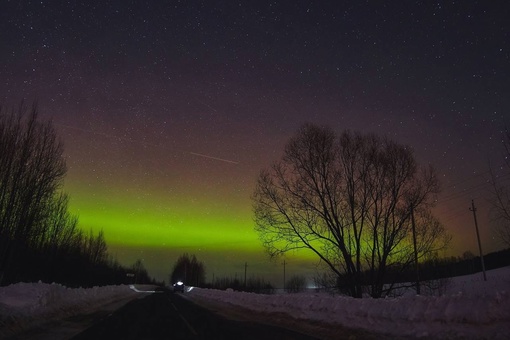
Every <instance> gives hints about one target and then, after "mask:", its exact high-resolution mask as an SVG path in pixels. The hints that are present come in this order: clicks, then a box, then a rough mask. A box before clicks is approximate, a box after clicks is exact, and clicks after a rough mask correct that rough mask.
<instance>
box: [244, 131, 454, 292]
mask: <svg viewBox="0 0 510 340" xmlns="http://www.w3.org/2000/svg"><path fill="white" fill-rule="evenodd" d="M438 190H439V188H438V182H437V179H436V176H435V173H434V170H433V169H432V168H430V167H429V168H424V169H419V168H418V166H417V165H416V162H415V160H414V157H413V154H412V152H411V150H410V149H409V148H408V147H406V146H402V145H399V144H396V143H395V142H392V141H390V140H388V139H384V138H379V137H377V136H375V135H361V134H359V133H352V132H344V133H342V134H341V135H340V136H339V137H337V136H336V134H335V133H334V132H333V131H332V130H330V129H328V128H322V127H317V126H314V125H310V124H307V125H305V126H303V127H302V128H301V129H300V130H299V132H298V133H297V135H296V136H294V137H293V138H291V140H290V141H289V143H288V144H287V146H286V148H285V152H284V155H283V157H282V160H281V161H279V162H277V163H275V164H274V165H273V166H272V167H271V168H270V169H268V170H263V171H262V172H261V173H260V175H259V178H258V182H257V186H256V189H255V191H254V194H253V207H254V213H255V222H256V226H255V230H256V231H257V232H258V234H259V236H260V238H261V240H262V243H263V245H264V247H265V248H266V250H267V252H268V254H269V255H270V256H272V257H274V256H279V255H281V254H283V253H285V252H287V251H290V250H294V249H308V250H310V251H312V252H313V253H315V254H316V255H317V256H318V258H319V259H320V260H321V261H322V262H323V263H325V264H326V266H327V267H328V268H329V269H330V270H331V271H332V272H333V273H335V275H336V276H337V278H338V283H339V285H340V286H341V287H342V288H343V289H344V290H345V291H346V292H348V294H350V295H351V296H353V297H358V298H360V297H361V296H362V286H364V285H367V284H370V286H371V291H370V293H371V295H372V296H373V297H380V296H381V294H382V293H383V285H384V283H385V278H386V272H387V269H388V267H390V266H396V265H399V266H401V267H404V266H405V265H407V264H409V263H412V261H413V256H412V254H413V247H412V242H410V237H411V236H412V230H411V229H412V228H411V212H412V211H413V210H415V211H420V210H423V211H426V210H427V207H428V204H429V202H430V201H431V199H432V198H433V196H434V194H435V193H437V192H438ZM420 226H421V229H420V228H419V233H421V235H422V236H420V237H417V242H418V243H419V251H420V254H421V256H424V254H425V253H427V252H430V251H432V250H433V249H435V248H436V243H435V241H437V240H438V239H439V236H440V235H437V234H434V233H433V232H430V230H429V229H430V228H429V224H425V223H424V224H421V225H420ZM427 228H429V229H427ZM425 230H427V232H425ZM438 230H439V231H441V232H442V233H444V229H441V228H439V229H438ZM441 232H440V234H441ZM434 235H435V236H434ZM430 237H432V242H429V241H428V240H429V238H430ZM443 245H444V244H443ZM366 271H368V272H369V273H370V275H369V277H368V278H367V276H366V275H365V272H366Z"/></svg>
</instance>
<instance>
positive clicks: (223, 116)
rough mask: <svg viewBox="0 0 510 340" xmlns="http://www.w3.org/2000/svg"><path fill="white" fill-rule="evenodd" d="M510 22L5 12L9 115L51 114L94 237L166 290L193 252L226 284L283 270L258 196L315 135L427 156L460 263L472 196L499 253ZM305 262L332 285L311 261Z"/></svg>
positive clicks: (431, 9)
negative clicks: (270, 246)
mask: <svg viewBox="0 0 510 340" xmlns="http://www.w3.org/2000/svg"><path fill="white" fill-rule="evenodd" d="M509 14H510V5H508V4H507V2H505V1H491V2H484V1H473V0H469V1H462V2H450V1H448V2H435V3H432V2H430V3H429V2H420V1H391V2H387V1H384V2H375V1H373V2H372V1H368V2H359V1H344V2H337V1H330V2H318V1H267V2H266V1H220V2H212V1H186V2H180V1H136V0H135V1H130V2H125V1H82V2H69V3H68V2H54V1H37V2H35V1H23V0H22V1H4V2H2V4H1V5H0V37H1V39H0V46H1V49H0V61H1V62H0V103H1V104H2V105H4V106H13V105H18V104H19V102H20V101H21V100H25V102H28V103H31V102H32V101H37V102H38V105H39V109H40V112H41V114H42V117H43V118H44V119H51V120H52V121H53V123H54V125H55V128H56V129H57V131H58V133H59V135H60V137H61V138H62V140H63V142H64V144H65V156H66V159H67V165H68V174H67V177H66V181H65V186H64V188H63V189H64V190H65V191H66V192H68V193H69V195H70V197H71V202H70V204H71V210H72V212H73V213H75V214H77V215H78V216H79V221H80V222H79V225H80V227H81V228H83V229H84V230H88V229H90V228H92V229H93V230H95V231H97V230H100V229H103V230H104V233H105V238H106V241H107V243H108V245H109V249H110V253H111V254H112V255H114V256H116V257H117V259H118V260H119V261H120V262H121V263H122V264H126V265H129V264H131V263H133V262H134V261H135V260H136V259H138V258H141V259H142V260H143V261H144V264H145V266H146V267H147V269H148V270H149V273H150V274H151V275H153V276H155V277H156V278H157V279H161V280H164V279H167V276H168V274H169V272H170V270H171V266H172V265H173V262H174V261H175V259H176V258H177V256H178V255H180V254H181V253H183V252H188V253H193V254H196V255H197V257H198V258H199V260H202V261H203V262H204V263H205V265H206V267H207V276H208V279H211V278H212V275H213V274H214V275H216V276H220V275H229V276H234V275H236V274H237V275H240V274H241V271H242V270H244V269H243V268H244V263H245V262H248V271H249V275H260V276H265V277H267V278H268V279H271V278H274V277H275V275H276V274H275V273H279V272H280V271H281V264H280V262H276V263H271V262H269V260H268V259H267V258H266V257H265V255H264V253H263V249H262V247H261V245H260V242H259V241H258V239H257V235H256V234H255V232H254V231H253V216H252V211H251V201H250V195H251V194H252V191H253V188H254V186H255V181H256V178H257V175H258V173H259V171H260V170H261V169H262V168H264V167H267V166H269V165H270V164H271V162H273V161H275V160H277V159H278V157H279V156H280V155H281V153H282V151H283V148H284V145H285V143H286V141H287V140H288V138H289V137H290V136H292V135H293V134H294V133H295V131H296V130H297V129H298V127H299V126H301V125H302V124H303V123H305V122H312V123H316V124H324V125H328V126H330V127H332V128H333V129H334V130H336V131H341V130H343V129H351V130H360V131H362V132H365V133H369V132H373V133H377V134H380V135H386V136H388V137H390V138H392V139H394V140H396V141H398V142H400V143H404V144H408V145H409V146H411V147H412V148H413V149H414V150H415V154H416V157H417V159H418V161H419V162H420V163H421V164H428V163H430V164H432V165H433V166H434V167H435V168H436V169H437V171H438V173H439V174H440V175H441V183H442V188H443V191H442V193H441V194H440V195H439V197H438V202H437V207H436V208H435V212H436V214H437V215H438V216H439V217H440V219H441V221H442V222H443V223H444V224H445V225H446V226H447V228H448V230H449V231H450V232H451V234H452V236H453V240H452V245H451V249H450V250H449V252H448V254H446V255H456V256H458V255H461V254H462V252H464V251H466V250H470V251H472V252H473V253H476V251H477V246H476V238H475V234H474V226H473V217H472V214H471V212H470V211H469V210H468V208H469V206H470V204H471V199H474V200H475V203H476V205H477V209H478V218H479V224H480V228H481V237H482V242H483V244H484V250H486V251H494V250H498V249H500V248H501V245H500V244H499V243H498V240H496V239H494V234H493V233H492V231H491V229H490V218H489V211H490V204H489V203H488V201H487V197H488V195H489V193H488V191H489V187H488V184H487V171H488V164H489V162H491V164H494V166H495V167H496V169H497V167H498V166H499V165H501V164H502V163H503V159H502V153H503V149H502V144H501V141H502V139H503V136H504V127H505V124H506V125H507V126H508V124H510V123H509V117H510V114H509V112H510V95H509V93H510V83H509V82H508V79H509V71H510V63H509V56H510V37H509V34H510V24H509V23H508V17H509ZM287 263H288V264H289V266H288V270H289V272H288V273H289V274H288V275H291V273H292V271H298V270H299V271H303V272H306V273H307V274H308V275H310V276H311V275H313V274H314V272H315V269H314V265H315V263H316V261H315V260H311V259H310V257H309V256H308V255H306V254H294V255H292V254H291V255H289V258H288V259H287ZM304 263H305V264H306V265H305V264H304ZM279 280H280V278H278V277H277V278H276V279H274V282H275V285H277V286H279V285H281V282H280V281H279Z"/></svg>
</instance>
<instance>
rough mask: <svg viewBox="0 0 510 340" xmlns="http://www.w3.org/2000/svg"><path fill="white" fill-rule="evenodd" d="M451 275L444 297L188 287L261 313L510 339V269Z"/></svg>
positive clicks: (412, 333)
mask: <svg viewBox="0 0 510 340" xmlns="http://www.w3.org/2000/svg"><path fill="white" fill-rule="evenodd" d="M487 274H488V281H487V282H484V281H483V279H482V277H481V274H476V275H469V276H463V277H457V278H454V279H452V281H451V282H450V285H449V289H448V291H447V293H446V294H444V295H443V296H417V295H413V296H403V297H399V298H387V299H371V298H363V299H353V298H350V297H345V296H336V295H335V296H333V295H329V294H327V293H300V294H282V295H263V294H253V293H243V292H234V291H219V290H212V289H198V288H195V289H192V290H191V291H190V293H189V295H188V296H189V297H190V298H191V299H193V297H200V298H202V299H208V300H210V301H215V302H216V303H223V304H224V303H227V304H231V305H237V306H241V307H244V308H248V309H251V310H255V311H258V312H262V313H275V312H281V313H286V314H287V315H289V316H291V317H293V318H295V319H303V320H315V321H320V322H321V323H325V324H340V325H343V326H345V327H351V328H358V329H364V330H368V331H372V332H379V333H384V334H389V335H394V336H404V337H427V338H430V337H432V338H477V339H478V338H486V339H508V338H510V291H509V288H510V267H505V268H500V269H496V270H493V271H490V272H488V273H487Z"/></svg>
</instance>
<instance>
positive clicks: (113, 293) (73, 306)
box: [0, 282, 137, 337]
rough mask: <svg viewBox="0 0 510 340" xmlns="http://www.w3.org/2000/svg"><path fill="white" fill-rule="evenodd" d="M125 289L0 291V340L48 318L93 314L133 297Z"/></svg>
mask: <svg viewBox="0 0 510 340" xmlns="http://www.w3.org/2000/svg"><path fill="white" fill-rule="evenodd" d="M136 294H137V293H136V292H135V291H133V290H132V289H130V288H129V287H128V286H125V285H122V286H105V287H94V288H88V289H84V288H77V289H72V288H67V287H65V286H62V285H60V284H46V283H40V282H39V283H17V284H12V285H10V286H7V287H1V288H0V337H2V335H5V334H9V333H14V332H16V331H18V330H20V329H23V328H26V327H27V326H34V325H36V324H38V323H42V322H43V321H47V320H48V319H61V318H64V317H66V316H71V315H77V314H81V313H85V312H87V311H92V310H94V308H97V307H98V306H101V305H104V304H107V303H110V302H113V301H116V300H120V299H124V298H128V297H130V296H134V295H136Z"/></svg>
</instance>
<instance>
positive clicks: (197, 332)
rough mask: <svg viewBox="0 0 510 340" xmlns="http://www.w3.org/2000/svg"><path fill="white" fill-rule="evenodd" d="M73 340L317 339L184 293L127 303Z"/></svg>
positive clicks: (157, 295) (165, 294)
mask: <svg viewBox="0 0 510 340" xmlns="http://www.w3.org/2000/svg"><path fill="white" fill-rule="evenodd" d="M73 339H75V340H85V339H264V340H271V339H298V340H299V339H303V340H304V339H315V338H313V337H310V336H307V335H304V334H301V333H298V332H295V331H292V330H288V329H284V328H279V327H276V326H271V325H267V324H261V323H256V322H252V321H238V320H230V319H227V318H225V317H223V316H220V315H218V314H217V313H214V312H212V311H210V310H207V309H205V308H203V307H200V306H198V305H196V304H194V303H192V302H190V301H188V300H187V299H185V298H183V297H182V296H181V294H178V293H173V292H158V293H154V294H150V295H148V296H147V297H145V298H143V299H137V300H134V301H131V302H130V303H128V304H126V305H125V306H124V307H122V308H120V309H119V310H117V311H116V312H114V313H113V314H111V315H110V316H108V317H105V318H104V319H103V320H102V321H100V322H98V323H97V324H95V325H94V326H92V327H90V328H88V329H87V330H85V331H83V332H82V333H80V334H78V335H76V336H75V337H74V338H73Z"/></svg>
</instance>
